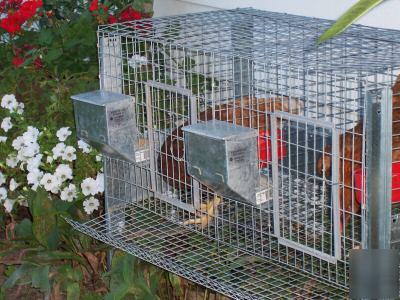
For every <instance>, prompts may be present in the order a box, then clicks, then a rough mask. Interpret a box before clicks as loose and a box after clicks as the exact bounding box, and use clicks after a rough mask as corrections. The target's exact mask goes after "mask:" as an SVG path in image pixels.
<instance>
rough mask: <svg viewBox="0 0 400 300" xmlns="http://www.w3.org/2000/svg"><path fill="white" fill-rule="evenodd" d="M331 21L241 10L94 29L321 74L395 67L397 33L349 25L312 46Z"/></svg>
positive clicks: (399, 57)
mask: <svg viewBox="0 0 400 300" xmlns="http://www.w3.org/2000/svg"><path fill="white" fill-rule="evenodd" d="M332 24H333V22H332V21H331V20H324V19H318V18H309V17H302V16H296V15H291V14H282V13H274V12H267V11H261V10H255V9H251V8H247V9H246V8H245V9H243V8H242V9H235V10H220V11H212V12H204V13H195V14H187V15H182V16H172V17H163V18H155V19H149V20H141V21H136V22H125V23H120V24H111V25H110V24H109V25H102V26H100V27H99V33H100V34H111V35H116V36H135V38H138V39H142V40H148V41H153V42H159V43H163V44H169V45H171V47H184V48H189V49H192V50H194V51H201V52H203V51H204V52H216V53H218V54H222V55H232V56H237V57H240V58H243V59H251V60H254V61H256V62H257V61H259V62H262V63H264V62H265V61H266V62H267V64H270V63H272V64H276V65H279V66H280V65H282V66H285V67H290V65H293V66H299V65H300V66H304V68H307V69H310V68H312V69H314V70H318V71H324V72H334V71H339V72H342V70H343V69H349V70H350V72H353V71H359V70H366V71H372V72H373V71H377V70H378V69H383V68H388V67H393V66H394V65H395V64H396V65H397V66H398V65H399V61H400V50H399V49H398V47H397V46H396V45H397V44H398V43H400V33H399V31H397V30H390V29H379V28H372V27H368V26H362V25H353V26H351V27H350V28H349V29H347V30H346V32H345V33H343V34H341V35H340V36H338V37H335V38H333V39H332V40H330V41H329V42H328V43H325V44H322V45H321V46H320V47H318V48H316V47H315V43H316V40H317V38H318V37H319V36H320V35H321V34H322V33H323V32H324V30H326V29H327V28H328V27H329V26H331V25H332ZM249 38H251V40H252V41H254V44H253V43H249V42H248V41H249Z"/></svg>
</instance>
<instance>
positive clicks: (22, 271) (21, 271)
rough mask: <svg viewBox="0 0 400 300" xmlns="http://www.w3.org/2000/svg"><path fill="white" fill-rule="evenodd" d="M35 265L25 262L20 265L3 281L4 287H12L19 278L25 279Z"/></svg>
mask: <svg viewBox="0 0 400 300" xmlns="http://www.w3.org/2000/svg"><path fill="white" fill-rule="evenodd" d="M33 268H34V267H33V266H32V265H28V264H24V265H21V266H20V267H18V268H17V269H16V270H15V271H14V272H13V273H12V274H11V275H10V276H9V277H8V278H7V280H6V281H5V282H4V283H3V288H5V289H10V288H12V287H13V286H14V285H15V284H16V283H17V282H18V281H19V280H22V279H24V278H25V277H26V276H27V275H30V272H32V269H33Z"/></svg>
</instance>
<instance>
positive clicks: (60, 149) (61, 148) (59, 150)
mask: <svg viewBox="0 0 400 300" xmlns="http://www.w3.org/2000/svg"><path fill="white" fill-rule="evenodd" d="M65 148H66V146H65V144H64V143H58V144H57V145H56V146H55V147H54V148H53V149H52V150H51V151H52V152H53V158H54V159H57V158H59V157H62V156H63V155H64V152H65Z"/></svg>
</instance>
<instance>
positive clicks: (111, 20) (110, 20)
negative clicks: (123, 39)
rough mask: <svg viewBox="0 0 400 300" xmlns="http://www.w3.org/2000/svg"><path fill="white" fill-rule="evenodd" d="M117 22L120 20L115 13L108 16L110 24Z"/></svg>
mask: <svg viewBox="0 0 400 300" xmlns="http://www.w3.org/2000/svg"><path fill="white" fill-rule="evenodd" d="M117 22H118V19H117V18H116V17H114V16H113V15H109V16H108V23H109V24H114V23H117Z"/></svg>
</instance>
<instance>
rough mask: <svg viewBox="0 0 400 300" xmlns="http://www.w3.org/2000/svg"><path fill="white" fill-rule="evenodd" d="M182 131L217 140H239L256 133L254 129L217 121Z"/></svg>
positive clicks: (198, 124)
mask: <svg viewBox="0 0 400 300" xmlns="http://www.w3.org/2000/svg"><path fill="white" fill-rule="evenodd" d="M183 131H185V132H189V133H194V134H198V135H202V136H206V137H209V138H213V139H219V140H232V139H236V140H239V139H247V138H252V137H256V136H257V131H256V130H254V129H251V128H247V127H242V126H237V125H233V124H231V123H227V122H222V121H218V120H211V121H208V122H206V123H197V124H193V125H189V126H185V127H183Z"/></svg>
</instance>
